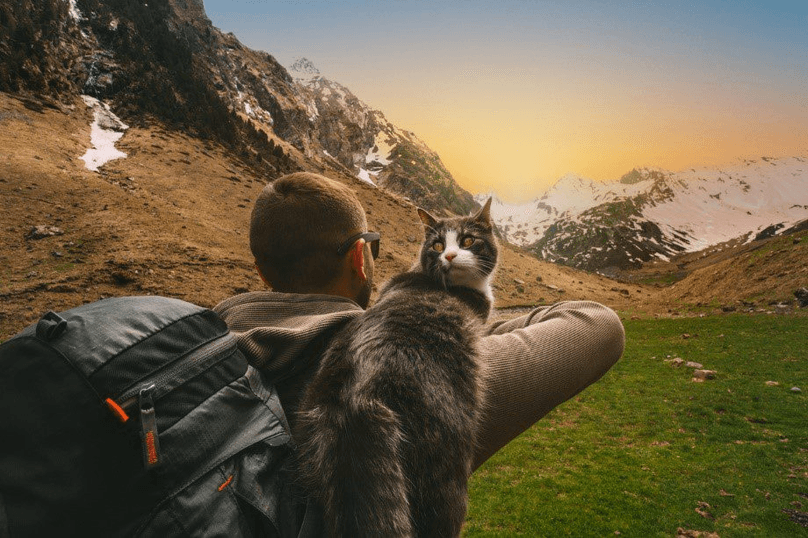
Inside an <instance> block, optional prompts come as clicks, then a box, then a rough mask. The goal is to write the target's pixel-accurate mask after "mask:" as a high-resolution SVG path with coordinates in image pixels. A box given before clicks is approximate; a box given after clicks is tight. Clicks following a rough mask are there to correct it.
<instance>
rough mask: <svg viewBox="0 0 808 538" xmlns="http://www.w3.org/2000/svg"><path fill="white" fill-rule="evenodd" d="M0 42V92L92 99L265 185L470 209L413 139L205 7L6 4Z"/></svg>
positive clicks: (114, 1) (57, 1)
mask: <svg viewBox="0 0 808 538" xmlns="http://www.w3.org/2000/svg"><path fill="white" fill-rule="evenodd" d="M0 38H2V39H0V43H2V45H0V60H2V61H0V90H5V91H13V92H23V93H26V92H27V93H28V94H30V95H33V96H36V97H38V98H41V97H42V96H43V95H45V96H48V97H49V98H50V99H51V100H52V101H53V102H55V103H59V102H70V101H71V99H73V98H75V96H76V95H78V94H80V93H83V94H87V95H91V96H93V97H96V98H98V99H101V100H102V101H105V102H107V103H109V104H111V105H112V109H113V111H114V112H115V113H116V114H118V115H119V116H121V117H122V118H124V121H126V122H127V123H130V124H133V125H146V124H147V123H148V122H149V121H150V118H155V119H159V120H160V121H163V122H166V123H168V124H170V125H171V126H172V127H173V128H177V129H182V130H184V131H185V132H187V133H188V134H191V135H193V136H199V137H204V138H212V139H216V140H219V141H221V142H223V143H224V144H226V145H227V146H228V147H229V148H230V149H231V150H232V151H234V153H236V154H237V155H238V157H239V158H240V159H241V160H242V161H243V162H244V163H245V164H246V165H247V166H249V167H251V168H252V169H253V170H255V171H256V173H259V174H261V175H263V176H264V177H266V178H267V179H272V178H274V177H277V176H279V175H281V174H283V173H286V172H290V171H294V170H310V171H316V172H322V173H337V172H339V173H349V174H352V175H356V176H358V177H362V178H364V179H365V180H368V181H373V182H374V183H376V184H377V185H379V186H382V187H384V188H387V189H390V190H392V191H394V192H397V193H399V194H401V195H403V196H406V197H409V198H410V199H412V200H413V201H415V202H416V203H418V204H420V205H423V206H424V207H427V208H429V209H432V210H436V211H441V210H448V211H450V212H453V213H463V214H464V213H467V212H468V211H470V210H471V209H472V208H475V207H477V204H476V203H475V202H474V200H473V198H472V196H471V195H470V194H469V193H467V192H465V191H464V190H463V189H461V188H460V187H459V186H458V185H457V183H456V182H455V181H454V179H453V178H452V176H451V174H449V172H448V171H447V170H446V168H445V167H444V166H443V164H442V163H441V161H440V158H439V157H438V156H437V154H435V153H434V152H433V151H432V150H430V149H429V148H428V147H427V146H426V145H425V144H424V143H423V142H421V141H420V140H418V138H417V137H416V136H415V135H414V134H413V133H409V132H406V131H404V130H402V129H400V128H398V127H396V126H394V125H392V124H391V123H390V122H389V121H387V120H386V119H385V118H384V115H383V114H382V113H381V112H379V111H376V110H372V109H371V108H369V107H368V106H367V105H365V104H364V103H362V102H361V101H360V100H359V99H358V98H357V97H356V96H354V95H353V94H352V93H351V92H350V91H349V90H347V89H346V88H344V87H343V86H341V85H339V84H338V83H336V82H333V81H329V80H327V79H325V78H323V77H320V76H316V77H313V76H309V77H308V78H307V80H305V81H304V80H297V81H296V80H294V79H293V77H292V76H291V75H290V74H289V72H288V71H287V69H286V68H284V67H283V66H281V65H280V64H279V63H278V62H277V61H276V60H275V59H274V58H273V57H272V56H271V55H269V54H267V53H265V52H260V51H254V50H251V49H249V48H247V47H245V46H243V45H242V44H241V43H240V42H239V41H238V39H237V38H236V37H235V36H234V35H232V34H223V33H222V32H220V31H219V30H218V29H217V28H215V27H213V26H212V24H211V22H210V20H209V19H208V18H207V16H206V14H205V10H204V6H203V4H202V1H201V0H153V1H150V2H147V3H144V2H135V3H133V2H128V1H126V0H103V1H102V0H70V1H69V2H65V1H64V0H43V1H42V2H41V3H35V2H31V1H30V0H25V1H24V2H21V3H17V2H14V3H12V2H7V1H3V2H0Z"/></svg>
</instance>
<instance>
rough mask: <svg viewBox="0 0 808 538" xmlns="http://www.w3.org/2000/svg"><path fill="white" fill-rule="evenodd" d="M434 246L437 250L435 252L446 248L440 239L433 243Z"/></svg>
mask: <svg viewBox="0 0 808 538" xmlns="http://www.w3.org/2000/svg"><path fill="white" fill-rule="evenodd" d="M432 248H433V249H434V250H435V252H443V248H444V247H443V243H441V242H440V241H438V242H437V243H433V244H432Z"/></svg>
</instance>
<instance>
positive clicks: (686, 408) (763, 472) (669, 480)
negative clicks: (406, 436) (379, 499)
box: [465, 314, 808, 538]
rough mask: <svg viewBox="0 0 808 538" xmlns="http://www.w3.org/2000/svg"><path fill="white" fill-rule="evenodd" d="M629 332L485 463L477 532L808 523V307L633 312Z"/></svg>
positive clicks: (474, 500) (582, 532) (475, 494)
mask: <svg viewBox="0 0 808 538" xmlns="http://www.w3.org/2000/svg"><path fill="white" fill-rule="evenodd" d="M684 335H688V337H687V338H685V337H684ZM772 335H776V337H772ZM626 342H627V346H626V352H625V354H624V356H623V358H622V359H621V360H620V361H619V362H618V363H617V364H616V365H615V366H614V367H613V368H612V370H611V371H610V372H609V373H608V374H607V375H606V377H604V378H603V380H601V381H600V382H598V383H596V384H595V385H593V386H591V387H590V388H588V389H587V390H586V391H584V392H583V393H582V394H581V395H579V396H577V397H576V398H574V399H573V400H571V401H569V402H567V403H565V404H563V405H561V406H560V407H559V408H557V409H556V410H554V411H553V412H552V413H551V414H550V415H549V416H548V417H546V418H545V419H544V420H542V421H540V422H539V423H538V424H537V425H536V426H534V427H533V428H532V429H530V430H528V431H527V432H526V433H524V434H523V435H522V436H521V437H519V438H518V439H517V440H516V441H515V442H513V443H511V444H510V445H508V446H507V447H505V448H504V449H503V450H501V451H500V452H499V453H498V454H496V455H495V456H494V457H493V458H491V459H490V460H489V461H488V462H486V464H485V465H484V466H483V467H481V468H480V469H479V470H478V471H477V472H476V473H475V474H474V475H473V477H472V482H471V503H470V512H469V516H468V523H467V526H466V531H465V536H469V537H471V536H503V537H504V536H547V537H550V536H553V537H555V536H624V537H637V538H648V537H660V538H662V537H666V538H669V537H672V536H676V535H677V529H679V528H682V529H683V530H692V531H702V532H705V533H706V532H715V533H717V534H715V535H706V534H703V535H701V536H720V537H722V538H726V537H736V536H749V537H752V536H756V537H761V538H762V537H766V538H770V537H798V536H808V528H806V525H808V423H806V421H805V409H806V403H807V402H806V397H808V396H807V395H808V354H806V352H805V350H806V349H808V317H806V316H751V315H741V314H733V315H729V316H719V317H709V318H688V319H666V320H628V321H627V322H626ZM669 357H670V358H677V357H678V358H682V359H683V360H685V361H694V362H698V363H701V364H702V365H703V368H704V369H709V370H714V371H715V372H716V375H715V379H713V380H708V381H704V382H701V383H698V382H694V381H692V378H693V373H694V368H690V367H687V366H684V365H682V366H680V367H678V368H677V367H674V366H673V363H671V362H666V360H667V359H668V358H669ZM775 383H776V384H775ZM795 386H796V387H800V388H801V390H802V392H792V390H791V388H792V387H795ZM800 514H801V515H800ZM800 518H801V519H800ZM795 520H799V521H801V522H802V523H801V524H800V523H798V522H797V521H795ZM688 536H698V535H696V534H690V535H688Z"/></svg>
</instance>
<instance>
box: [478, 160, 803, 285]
mask: <svg viewBox="0 0 808 538" xmlns="http://www.w3.org/2000/svg"><path fill="white" fill-rule="evenodd" d="M479 198H480V199H481V198H482V196H481V197H479ZM492 214H493V215H494V218H495V220H496V221H497V224H498V225H499V227H500V229H501V230H502V232H503V234H504V236H505V237H506V238H507V239H508V240H510V241H512V242H514V243H516V244H519V245H521V246H524V247H526V248H529V249H530V250H531V251H533V252H535V253H536V254H537V255H538V256H540V257H541V258H543V259H546V260H550V261H554V262H558V263H563V264H566V265H570V266H573V267H578V268H581V269H586V270H589V271H599V272H603V273H605V274H610V275H616V274H619V273H620V272H621V271H625V270H630V269H637V268H639V267H641V266H642V265H643V264H644V263H647V262H649V261H652V260H663V261H667V260H669V259H670V258H671V257H673V256H675V255H677V254H681V253H687V252H695V251H699V250H702V249H705V248H708V247H711V246H714V245H717V244H720V243H724V242H727V241H731V240H738V241H741V242H745V241H751V240H753V239H755V238H756V237H758V236H759V235H760V234H764V235H765V234H769V235H774V234H776V233H778V232H779V231H781V230H782V229H785V228H788V227H789V226H792V225H794V224H795V223H797V222H799V221H801V220H803V219H806V218H808V160H806V159H803V158H799V157H797V158H784V159H769V158H766V157H764V158H762V159H760V160H758V161H745V162H743V163H741V164H738V165H736V166H733V167H726V168H722V169H700V170H695V169H693V170H688V171H683V172H676V173H674V172H667V171H663V170H655V169H641V170H633V171H632V172H630V173H629V174H626V175H625V176H624V177H623V178H622V179H621V180H620V181H613V182H603V183H601V182H594V181H591V180H587V179H584V178H580V177H578V176H574V175H568V176H565V177H563V178H561V179H560V180H559V181H558V182H557V183H556V184H555V185H553V186H552V187H551V188H550V189H548V191H547V192H546V193H544V195H542V196H541V197H540V198H538V199H537V200H535V201H533V202H531V203H528V204H524V205H521V206H511V205H507V204H503V203H501V202H499V203H495V204H494V206H493V208H492Z"/></svg>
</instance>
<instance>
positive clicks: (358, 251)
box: [351, 239, 368, 282]
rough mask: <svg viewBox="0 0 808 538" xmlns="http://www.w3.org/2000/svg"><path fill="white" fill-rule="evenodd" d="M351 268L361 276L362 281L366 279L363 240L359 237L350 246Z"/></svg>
mask: <svg viewBox="0 0 808 538" xmlns="http://www.w3.org/2000/svg"><path fill="white" fill-rule="evenodd" d="M351 269H352V270H353V271H354V272H355V273H357V274H358V275H359V276H361V277H362V281H363V282H364V281H365V280H367V278H368V277H367V275H366V274H365V240H364V239H359V240H358V241H357V242H356V243H354V245H353V247H351Z"/></svg>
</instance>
